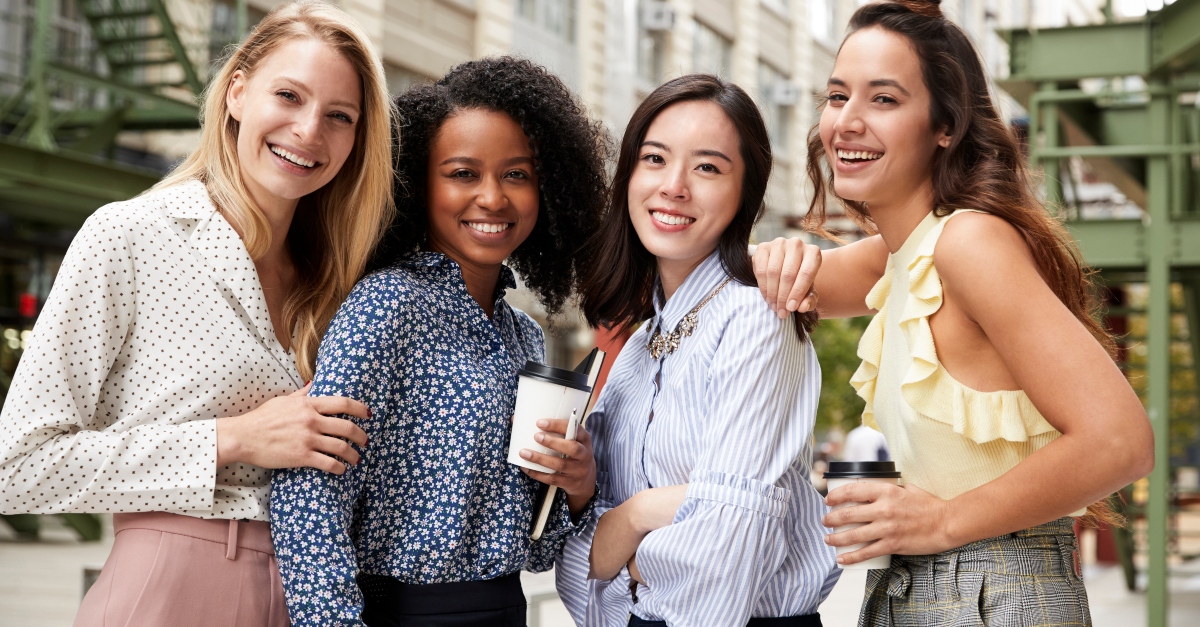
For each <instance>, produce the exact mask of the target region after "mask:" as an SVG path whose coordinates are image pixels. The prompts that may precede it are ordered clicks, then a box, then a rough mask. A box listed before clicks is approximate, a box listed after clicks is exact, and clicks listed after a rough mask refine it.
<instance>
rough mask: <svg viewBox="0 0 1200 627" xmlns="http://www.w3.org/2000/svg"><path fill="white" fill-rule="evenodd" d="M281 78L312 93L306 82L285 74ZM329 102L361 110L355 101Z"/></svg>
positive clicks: (337, 105)
mask: <svg viewBox="0 0 1200 627" xmlns="http://www.w3.org/2000/svg"><path fill="white" fill-rule="evenodd" d="M280 80H282V81H283V82H285V83H291V84H293V85H295V86H296V87H299V88H300V89H302V90H304V91H307V92H310V93H311V92H312V90H311V89H309V88H308V85H305V84H304V83H302V82H300V81H298V80H296V79H294V78H288V77H286V76H284V77H282V78H280ZM329 104H331V105H333V106H335V107H345V108H347V109H353V110H354V112H355V113H358V112H359V111H358V105H356V104H354V103H353V102H350V101H349V100H331V101H330V102H329Z"/></svg>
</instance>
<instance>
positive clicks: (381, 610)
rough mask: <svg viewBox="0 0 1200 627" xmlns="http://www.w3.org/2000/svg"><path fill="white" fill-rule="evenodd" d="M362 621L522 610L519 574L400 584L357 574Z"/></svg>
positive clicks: (390, 580) (381, 576) (383, 578)
mask: <svg viewBox="0 0 1200 627" xmlns="http://www.w3.org/2000/svg"><path fill="white" fill-rule="evenodd" d="M358 587H359V589H361V590H362V595H363V620H364V621H366V619H367V618H368V616H370V617H373V618H374V619H375V620H378V619H380V618H385V617H397V616H428V615H431V614H461V613H465V612H486V611H492V610H503V609H508V608H512V607H525V604H526V602H525V593H524V592H523V591H522V590H521V574H520V573H512V574H511V575H504V576H503V577H497V578H495V579H485V580H483V581H455V582H451V583H424V584H419V583H403V582H401V581H399V580H397V579H396V578H394V577H389V576H387V575H369V574H360V575H359V576H358Z"/></svg>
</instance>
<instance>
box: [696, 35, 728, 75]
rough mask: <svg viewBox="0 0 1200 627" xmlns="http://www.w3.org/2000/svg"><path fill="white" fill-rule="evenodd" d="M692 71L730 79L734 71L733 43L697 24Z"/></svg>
mask: <svg viewBox="0 0 1200 627" xmlns="http://www.w3.org/2000/svg"><path fill="white" fill-rule="evenodd" d="M692 69H693V71H695V72H704V73H707V74H716V75H717V76H721V77H725V78H728V77H729V76H730V73H731V72H732V70H733V42H732V41H729V40H728V39H726V38H725V37H724V36H723V35H721V34H720V33H718V32H717V31H715V30H713V29H711V28H709V27H708V26H705V25H704V23H702V22H696V37H695V41H694V42H693V44H692Z"/></svg>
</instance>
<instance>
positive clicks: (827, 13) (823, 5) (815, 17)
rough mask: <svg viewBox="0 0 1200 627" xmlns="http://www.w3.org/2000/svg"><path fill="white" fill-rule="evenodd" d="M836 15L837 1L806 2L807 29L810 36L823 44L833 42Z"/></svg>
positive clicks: (810, 0) (809, 0)
mask: <svg viewBox="0 0 1200 627" xmlns="http://www.w3.org/2000/svg"><path fill="white" fill-rule="evenodd" d="M836 13H837V0H808V28H809V32H811V33H812V36H813V37H815V38H817V39H818V40H820V41H824V42H831V41H833V39H834V33H835V31H836V30H837V27H836V26H835V23H834V18H835V16H836Z"/></svg>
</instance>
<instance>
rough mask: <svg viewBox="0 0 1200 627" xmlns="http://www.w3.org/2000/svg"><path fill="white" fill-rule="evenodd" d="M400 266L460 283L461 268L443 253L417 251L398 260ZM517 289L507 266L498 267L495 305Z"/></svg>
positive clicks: (511, 272)
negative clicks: (422, 270) (424, 269)
mask: <svg viewBox="0 0 1200 627" xmlns="http://www.w3.org/2000/svg"><path fill="white" fill-rule="evenodd" d="M400 265H402V266H404V267H407V268H431V269H436V270H437V271H438V274H439V275H441V276H442V277H443V278H450V279H457V280H459V281H462V267H461V266H459V265H458V262H457V261H455V260H453V259H451V258H450V257H449V256H447V255H446V254H444V253H435V252H431V251H428V250H418V251H416V252H412V253H409V254H408V255H405V256H404V257H403V258H402V259H401V260H400ZM516 288H517V279H516V276H515V275H514V274H513V271H512V269H511V268H509V267H508V266H505V265H502V266H500V277H499V278H498V279H497V281H496V303H497V304H498V303H499V302H500V301H502V300H504V295H505V294H506V293H507V290H512V289H516Z"/></svg>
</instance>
